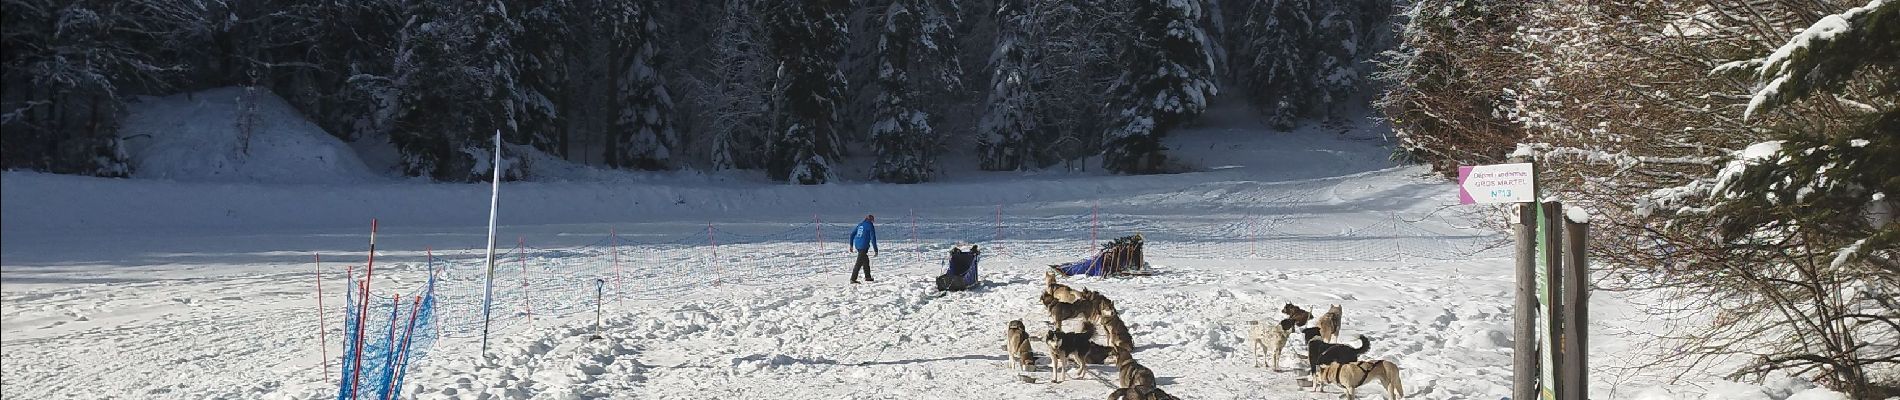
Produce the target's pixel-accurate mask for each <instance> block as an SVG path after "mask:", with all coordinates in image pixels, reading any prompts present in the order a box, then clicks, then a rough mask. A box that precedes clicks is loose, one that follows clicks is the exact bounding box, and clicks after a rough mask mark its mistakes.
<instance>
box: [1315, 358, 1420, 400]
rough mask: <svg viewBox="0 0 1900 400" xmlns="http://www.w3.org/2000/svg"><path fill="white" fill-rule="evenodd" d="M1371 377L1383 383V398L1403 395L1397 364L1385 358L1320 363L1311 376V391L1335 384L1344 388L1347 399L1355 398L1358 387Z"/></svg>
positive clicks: (1403, 388)
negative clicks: (1315, 372) (1314, 373)
mask: <svg viewBox="0 0 1900 400" xmlns="http://www.w3.org/2000/svg"><path fill="white" fill-rule="evenodd" d="M1373 379H1378V380H1379V382H1380V383H1382V384H1384V386H1385V398H1387V399H1399V398H1402V397H1404V396H1405V385H1404V384H1403V383H1400V382H1399V365H1398V364H1394V363H1392V362H1391V361H1385V360H1372V361H1358V362H1349V363H1331V364H1326V365H1322V366H1320V367H1319V373H1318V374H1316V375H1314V376H1313V391H1315V392H1318V391H1323V390H1322V389H1324V388H1325V387H1326V384H1335V385H1339V386H1340V387H1343V388H1346V398H1347V399H1356V398H1358V393H1357V390H1358V388H1359V387H1360V386H1364V385H1365V384H1366V383H1367V382H1371V381H1372V380H1373Z"/></svg>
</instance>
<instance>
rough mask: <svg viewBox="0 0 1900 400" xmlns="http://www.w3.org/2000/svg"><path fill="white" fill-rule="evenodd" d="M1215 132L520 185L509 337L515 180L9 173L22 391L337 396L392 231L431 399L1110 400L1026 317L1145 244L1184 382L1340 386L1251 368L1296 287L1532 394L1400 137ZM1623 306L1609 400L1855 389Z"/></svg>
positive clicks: (1138, 323)
mask: <svg viewBox="0 0 1900 400" xmlns="http://www.w3.org/2000/svg"><path fill="white" fill-rule="evenodd" d="M1217 121H1218V120H1217ZM1215 125H1217V126H1236V127H1238V128H1231V129H1226V128H1201V129H1197V130H1194V131H1190V132H1187V133H1185V134H1182V135H1179V137H1177V138H1176V139H1173V140H1172V141H1171V143H1170V145H1171V146H1172V147H1174V148H1175V149H1177V154H1181V155H1182V159H1183V160H1185V161H1187V162H1190V163H1194V164H1197V165H1199V166H1200V167H1202V168H1203V169H1204V171H1202V172H1195V173H1187V174H1179V175H1165V176H1141V177H1116V176H1102V175H1096V174H1086V173H1082V174H1078V173H1041V174H1017V173H979V172H963V173H959V174H957V175H956V176H955V177H954V178H953V179H950V180H948V181H947V182H941V183H933V184H926V185H905V186H898V185H875V184H849V183H848V184H836V185H827V186H820V187H796V186H785V185H773V184H763V183H759V182H756V181H752V180H746V179H727V178H724V177H721V176H718V175H716V174H715V175H697V174H672V175H665V176H661V177H658V178H635V179H624V180H621V179H616V180H612V181H610V182H599V181H585V180H583V181H566V182H529V183H510V184H504V185H503V187H502V192H503V194H502V200H501V201H502V218H501V220H502V227H501V229H500V230H501V237H503V238H504V240H503V243H504V245H503V246H502V247H504V250H507V249H512V248H513V247H514V244H515V243H517V242H516V240H519V241H521V242H524V243H525V245H524V246H522V248H521V250H518V251H509V252H508V254H505V255H504V256H503V257H502V261H503V264H501V268H499V271H498V275H497V284H496V293H497V299H496V303H495V307H496V311H495V320H494V326H495V331H494V332H493V333H491V335H490V337H491V342H490V343H489V346H490V348H489V350H488V352H487V353H486V354H483V353H482V352H481V350H480V343H481V342H480V332H481V326H480V321H479V315H480V314H479V312H480V308H479V307H480V297H481V289H482V275H483V273H482V271H483V269H484V266H483V262H482V255H481V251H480V250H479V249H477V248H478V247H480V246H482V245H483V243H484V237H485V230H486V227H485V226H484V225H483V224H484V223H485V222H486V219H485V217H486V215H485V211H486V209H485V207H486V200H487V198H486V193H487V192H486V191H487V187H486V186H485V185H458V184H418V183H414V182H401V181H400V180H396V179H390V178H384V177H376V176H372V177H347V176H346V177H333V178H336V179H337V181H333V182H328V183H325V182H324V181H323V180H314V181H300V182H302V183H296V184H285V183H257V182H255V181H251V180H248V179H221V178H208V177H205V176H204V175H196V176H192V175H183V174H173V175H158V176H159V177H165V178H167V179H162V180H153V179H132V180H108V179H92V178H81V177H70V176H52V175H44V174H33V173H21V172H7V173H4V174H0V206H3V207H4V218H0V222H3V223H0V277H4V279H3V280H0V303H4V305H5V306H4V308H3V309H0V334H3V337H4V340H0V348H3V349H4V351H0V367H4V373H3V374H0V391H4V394H5V397H7V398H23V399H24V398H34V399H38V398H83V399H95V398H119V399H144V398H179V399H204V398H273V399H322V398H333V397H334V390H335V383H334V382H335V379H336V377H334V376H333V375H334V373H335V371H336V369H335V368H336V367H335V366H334V365H331V366H329V369H328V370H327V371H329V373H328V374H326V372H325V371H326V369H325V368H326V366H325V363H324V361H323V360H324V358H323V356H322V355H323V354H326V352H327V354H328V355H329V356H330V357H332V358H334V357H336V356H337V354H338V352H339V351H340V349H341V346H340V344H339V343H338V342H339V340H340V338H341V336H340V330H341V318H340V317H341V315H342V306H341V304H342V297H341V296H340V293H342V291H343V288H344V285H345V283H344V275H345V273H346V270H347V269H348V268H349V267H347V266H354V265H360V264H361V263H363V262H364V261H365V260H364V256H365V248H366V247H367V244H368V238H367V234H368V232H367V227H368V225H369V222H370V219H371V218H378V219H379V220H380V225H381V231H380V233H379V234H378V236H377V248H378V253H377V255H376V266H377V274H376V277H377V281H376V283H375V284H376V287H377V288H378V292H379V293H385V295H386V293H389V292H395V291H398V290H400V291H408V290H412V289H413V288H415V287H416V286H417V285H419V284H420V283H421V282H422V280H423V279H425V278H426V276H427V273H428V271H429V267H431V266H435V267H441V268H442V271H443V275H442V277H443V279H445V281H444V283H443V286H442V287H441V288H440V291H441V293H440V296H441V298H442V300H443V305H442V310H441V312H442V313H443V314H442V315H441V316H440V318H441V322H442V323H443V324H444V325H445V329H444V330H443V331H442V332H441V338H440V340H439V341H438V342H437V343H436V344H435V346H434V347H433V349H432V350H431V353H430V354H429V355H428V356H427V358H426V359H424V360H423V361H421V362H419V363H418V364H416V366H415V368H414V369H413V370H412V372H411V373H412V375H411V376H410V377H409V378H408V379H407V382H409V385H408V386H407V387H406V388H404V393H405V394H409V395H413V396H414V397H416V398H422V399H450V398H454V399H463V398H467V399H479V398H487V399H530V398H533V399H569V398H733V399H781V398H782V399H815V398H861V399H864V398H868V399H913V398H996V399H1076V398H1102V397H1104V396H1106V395H1107V393H1108V392H1109V391H1110V390H1111V389H1112V388H1113V385H1112V384H1111V383H1110V382H1111V381H1112V378H1113V373H1114V370H1113V368H1112V367H1100V366H1098V367H1095V368H1094V371H1095V372H1096V373H1097V374H1100V375H1101V376H1103V378H1102V379H1082V380H1075V381H1069V382H1064V383H1060V384H1051V383H1048V382H1047V381H1048V378H1049V374H1048V371H1047V359H1046V358H1043V359H1042V363H1043V369H1041V370H1039V372H1037V373H1034V374H1029V375H1028V376H1029V377H1032V378H1034V379H1033V380H1034V382H1025V381H1024V380H1023V379H1021V378H1019V377H1018V376H1017V375H1018V374H1017V373H1015V372H1013V371H1011V370H1009V369H1008V368H1007V367H1006V366H1005V365H1004V364H1005V361H1006V357H1005V355H1004V353H1003V351H1002V345H1003V342H1002V339H1001V336H1002V333H1003V330H1004V324H1005V323H1006V322H1007V321H1009V320H1014V319H1022V320H1024V321H1025V322H1026V323H1029V326H1030V330H1031V332H1032V334H1039V333H1041V332H1042V330H1044V329H1046V328H1045V327H1044V325H1043V324H1042V323H1040V322H1039V321H1046V320H1047V316H1046V314H1044V313H1043V312H1042V311H1041V307H1040V305H1039V304H1038V303H1037V302H1036V298H1035V296H1036V294H1037V292H1038V290H1039V289H1040V286H1039V282H1040V279H1041V274H1042V272H1043V271H1044V270H1046V267H1045V266H1046V265H1049V264H1054V263H1059V262H1068V261H1073V260H1076V259H1079V258H1081V257H1084V256H1086V255H1088V251H1089V250H1088V249H1089V248H1090V246H1091V245H1092V243H1091V242H1092V240H1097V239H1099V240H1100V241H1106V240H1108V239H1109V238H1111V237H1114V236H1121V235H1126V234H1132V233H1137V232H1139V233H1142V234H1143V235H1145V236H1146V237H1147V239H1148V240H1149V243H1150V244H1149V247H1148V251H1147V255H1148V257H1149V261H1150V262H1152V263H1153V264H1154V265H1156V267H1157V268H1159V269H1160V270H1161V273H1160V274H1158V275H1155V276H1150V277H1139V278H1129V279H1093V278H1082V279H1071V280H1069V282H1068V283H1069V284H1071V285H1076V286H1081V287H1087V288H1090V289H1095V290H1099V291H1102V292H1104V293H1105V294H1107V295H1108V296H1110V297H1111V298H1113V299H1115V300H1116V304H1117V306H1118V307H1119V308H1120V309H1121V311H1122V314H1123V316H1124V318H1125V319H1126V320H1127V321H1128V322H1129V324H1130V327H1131V330H1132V334H1133V337H1134V339H1135V341H1136V344H1137V351H1136V353H1135V356H1136V358H1138V359H1140V360H1141V361H1142V362H1143V364H1145V365H1147V366H1149V367H1150V368H1152V369H1154V371H1155V372H1156V375H1157V377H1158V378H1159V379H1158V381H1159V383H1160V384H1161V386H1162V388H1163V389H1165V390H1167V391H1168V392H1170V393H1172V394H1176V395H1178V396H1181V397H1183V398H1190V399H1325V398H1335V397H1336V396H1337V390H1336V389H1335V390H1330V391H1329V393H1328V394H1312V393H1306V392H1302V391H1300V389H1299V388H1298V387H1297V386H1296V385H1295V382H1294V379H1295V377H1296V374H1295V373H1294V372H1291V371H1272V370H1268V369H1264V368H1255V367H1253V366H1252V365H1253V363H1254V361H1255V358H1254V357H1255V355H1254V354H1252V353H1251V352H1249V351H1248V350H1247V347H1246V345H1245V343H1244V339H1243V336H1244V335H1245V334H1246V328H1247V321H1250V320H1258V319H1275V320H1277V319H1278V318H1280V315H1279V313H1278V310H1279V308H1280V305H1282V304H1285V303H1287V302H1294V303H1298V304H1301V305H1303V306H1306V307H1307V308H1308V309H1311V310H1315V311H1318V310H1321V309H1323V308H1324V307H1325V306H1326V305H1329V304H1339V305H1342V306H1344V309H1345V313H1344V321H1345V323H1344V329H1343V330H1344V334H1345V335H1348V336H1346V337H1350V336H1349V335H1358V334H1363V335H1366V336H1368V337H1370V338H1371V340H1372V348H1371V350H1370V351H1369V352H1368V353H1367V357H1369V358H1379V359H1386V360H1392V361H1395V362H1397V363H1398V364H1399V365H1400V366H1401V367H1402V369H1403V371H1404V372H1403V377H1404V381H1405V386H1406V391H1407V397H1408V398H1419V399H1498V398H1504V397H1507V396H1508V395H1509V387H1510V348H1511V343H1512V342H1511V338H1510V332H1511V330H1510V310H1509V309H1508V306H1509V304H1511V298H1510V293H1511V279H1512V272H1511V262H1510V259H1509V257H1510V254H1509V249H1508V248H1506V247H1505V246H1501V239H1502V236H1501V235H1499V234H1498V233H1496V232H1493V231H1490V230H1487V229H1486V228H1484V226H1486V224H1482V223H1479V222H1478V220H1480V219H1486V218H1501V216H1499V215H1496V214H1495V212H1494V210H1490V209H1486V208H1473V207H1460V206H1455V205H1454V204H1456V202H1457V199H1456V193H1455V188H1454V187H1452V186H1450V185H1448V184H1446V183H1444V182H1442V181H1440V180H1438V179H1436V178H1433V177H1430V176H1427V174H1426V172H1427V171H1426V170H1425V169H1423V168H1421V167H1417V166H1400V165H1394V164H1392V163H1391V162H1389V161H1387V160H1386V155H1387V154H1388V153H1389V150H1387V149H1386V148H1384V147H1382V145H1383V144H1382V142H1381V141H1379V140H1377V138H1378V137H1379V132H1378V131H1377V130H1376V128H1362V129H1358V130H1352V131H1349V132H1345V133H1344V134H1341V133H1339V132H1335V131H1332V130H1326V129H1319V128H1312V129H1308V130H1304V131H1300V132H1294V133H1273V132H1266V131H1264V130H1260V129H1258V128H1257V127H1252V126H1249V123H1248V122H1246V121H1245V120H1238V121H1220V123H1217V124H1215ZM1234 129H1239V130H1245V131H1258V132H1248V133H1247V134H1245V135H1238V136H1236V135H1234V134H1233V132H1232V130H1234ZM251 162H257V161H256V160H251ZM357 163H358V164H361V162H360V161H357ZM142 165H146V164H142ZM150 165H157V166H156V167H151V168H154V169H164V168H166V167H163V166H162V164H150ZM173 165H202V164H197V163H195V162H193V161H191V160H184V161H175V162H173ZM371 169H372V170H373V168H371ZM236 170H237V171H243V170H244V169H243V168H239V169H236ZM348 170H351V171H354V170H356V168H355V167H349V168H348ZM345 173H352V174H353V172H345ZM211 175H216V176H230V175H229V174H211ZM238 175H239V176H253V177H258V178H260V179H265V178H268V177H260V176H255V175H244V174H242V173H240V174H238ZM200 178H202V179H200ZM338 182H341V183H338ZM866 213H875V214H877V215H878V216H879V222H880V234H881V236H882V239H883V242H884V243H883V246H882V248H883V252H882V254H881V256H880V257H878V258H877V259H875V260H874V264H875V266H874V267H873V272H874V274H875V275H876V276H877V277H878V279H879V280H878V281H877V282H875V283H869V284H862V285H849V284H847V283H846V282H845V281H846V279H847V278H846V276H847V274H848V271H849V270H848V269H847V268H846V267H847V266H849V263H850V261H851V256H850V255H849V254H848V253H847V251H846V249H845V247H844V244H843V241H842V240H843V238H844V236H845V233H846V229H847V228H848V227H849V226H850V225H851V224H854V223H855V222H856V221H857V220H858V219H859V218H861V217H862V215H863V214H866ZM913 215H914V216H913ZM814 220H816V221H817V222H816V223H814ZM1098 226H1099V227H1098ZM609 232H614V233H615V234H614V236H611V237H610V236H609ZM913 232H914V233H913ZM956 241H968V242H973V243H977V244H980V245H982V246H983V247H984V248H985V249H986V251H985V255H984V259H983V262H982V268H983V277H984V280H985V281H986V283H985V284H984V285H983V286H982V287H981V288H979V289H977V290H974V291H971V292H964V293H951V294H948V295H946V296H944V297H932V296H930V295H928V292H929V286H930V284H929V279H930V278H932V277H933V276H934V275H935V274H936V273H937V272H939V271H940V270H941V268H942V263H943V259H944V256H943V252H944V251H945V250H946V249H947V248H948V246H949V245H950V244H951V243H953V242H956ZM313 255H321V257H322V262H321V263H313V262H312V257H313ZM428 255H433V257H434V258H431V257H429V256H428ZM616 260H617V261H616ZM356 271H357V272H358V273H360V272H361V270H360V269H357V270H356ZM319 272H321V274H318V273H319ZM595 279H606V280H607V282H608V284H607V289H606V301H605V302H604V304H602V307H603V308H604V313H605V318H604V331H603V334H604V337H605V338H604V339H602V340H588V339H589V336H590V335H592V334H593V332H594V329H595V328H594V321H595V316H594V307H595V302H594V292H595V288H594V281H595ZM319 282H321V285H322V288H323V293H324V298H323V300H322V301H323V303H322V304H323V306H324V307H325V309H324V313H325V315H324V317H322V318H323V320H322V322H323V323H325V324H326V325H323V328H322V331H323V332H325V334H326V336H323V337H320V336H319V334H318V332H319V329H318V326H319V314H318V298H317V296H316V294H315V291H316V289H317V287H318V286H317V285H319ZM1620 296H1622V295H1617V294H1606V295H1599V296H1597V297H1596V298H1595V299H1594V302H1593V305H1592V307H1593V315H1592V317H1591V318H1592V319H1591V321H1592V323H1593V324H1595V325H1594V326H1593V329H1595V330H1597V331H1599V332H1614V333H1618V334H1605V335H1603V336H1601V337H1598V338H1595V339H1594V342H1593V347H1595V348H1593V349H1592V354H1591V358H1592V363H1593V364H1594V365H1595V367H1594V368H1593V378H1594V379H1593V380H1594V382H1593V385H1592V386H1593V387H1592V390H1593V393H1594V395H1595V396H1596V397H1598V398H1629V399H1696V398H1709V399H1717V398H1721V399H1729V398H1744V399H1788V398H1796V397H1799V398H1803V399H1815V398H1827V397H1826V395H1828V394H1827V393H1822V392H1820V391H1806V392H1800V393H1799V394H1797V392H1799V391H1801V390H1802V389H1805V388H1806V386H1803V385H1804V384H1803V383H1800V382H1796V381H1788V382H1777V383H1775V384H1772V385H1769V386H1767V387H1761V386H1752V385H1742V384H1734V383H1727V382H1722V381H1720V380H1718V379H1714V378H1711V377H1712V376H1715V375H1716V374H1715V373H1712V372H1702V371H1690V372H1691V373H1689V374H1687V375H1688V377H1687V378H1686V380H1683V381H1678V382H1673V383H1670V382H1666V381H1665V379H1667V378H1669V377H1673V376H1675V375H1676V374H1677V373H1679V372H1683V371H1679V370H1667V371H1630V370H1628V369H1627V368H1623V367H1626V366H1629V365H1633V364H1635V363H1637V362H1638V361H1640V360H1641V359H1642V357H1643V355H1644V354H1649V353H1648V352H1655V351H1669V350H1667V349H1645V348H1641V347H1639V346H1637V345H1636V343H1639V342H1638V340H1637V339H1638V338H1637V337H1636V336H1640V333H1641V332H1642V329H1641V321H1643V319H1642V318H1643V317H1642V316H1638V315H1633V312H1632V311H1630V310H1632V309H1633V307H1630V306H1628V301H1632V299H1628V298H1624V297H1620ZM1623 335H1632V336H1623ZM322 344H327V349H326V347H325V346H322ZM1036 346H1037V347H1038V348H1039V349H1040V343H1038V344H1037V345H1036ZM1299 349H1300V347H1299V345H1292V344H1290V345H1289V349H1288V351H1287V354H1286V357H1287V358H1286V359H1284V360H1282V363H1283V366H1285V367H1287V368H1288V369H1292V368H1294V367H1297V366H1299V361H1297V359H1298V356H1297V354H1301V352H1300V350H1299ZM1038 353H1041V351H1040V350H1038ZM1790 396H1795V397H1790ZM1370 397H1371V396H1369V395H1362V398H1370Z"/></svg>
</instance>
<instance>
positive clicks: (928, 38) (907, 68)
mask: <svg viewBox="0 0 1900 400" xmlns="http://www.w3.org/2000/svg"><path fill="white" fill-rule="evenodd" d="M955 11H956V1H955V0H897V1H895V2H892V3H891V4H890V5H889V6H888V7H886V8H885V11H884V30H883V33H882V34H881V35H879V37H878V44H877V51H876V60H877V61H876V62H877V83H878V89H879V91H878V95H877V103H876V111H874V116H875V122H873V123H872V124H871V140H872V142H873V143H874V144H875V145H876V146H877V157H878V160H877V165H875V166H873V167H872V169H871V176H872V178H875V179H877V180H878V181H882V182H888V183H920V182H924V181H928V180H930V176H931V175H932V174H933V173H935V170H936V167H935V160H934V159H933V158H934V155H933V154H932V150H934V149H933V147H934V145H935V144H936V133H935V131H934V130H933V128H932V125H933V123H934V122H935V121H934V120H936V119H941V117H938V116H934V115H932V114H931V113H930V112H929V111H926V110H925V109H924V107H926V106H928V105H930V104H939V103H940V102H935V101H930V100H933V99H940V98H941V97H942V96H943V95H945V94H947V93H950V92H953V91H955V90H957V89H958V88H960V87H961V86H962V84H961V82H962V81H961V75H962V74H963V70H962V68H960V67H959V66H958V62H957V54H956V52H955V51H954V48H953V47H951V45H952V44H954V43H956V37H955V32H956V31H955V28H954V26H953V25H954V24H953V23H952V21H951V18H953V17H954V16H955V14H954V13H955Z"/></svg>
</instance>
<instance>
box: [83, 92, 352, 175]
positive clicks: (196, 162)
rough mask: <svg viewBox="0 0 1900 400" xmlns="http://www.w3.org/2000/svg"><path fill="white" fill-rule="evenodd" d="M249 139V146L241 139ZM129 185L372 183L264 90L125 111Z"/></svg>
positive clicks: (156, 100)
mask: <svg viewBox="0 0 1900 400" xmlns="http://www.w3.org/2000/svg"><path fill="white" fill-rule="evenodd" d="M246 132H249V138H248V141H247V140H245V136H246V135H245V134H244V133H246ZM119 134H120V136H121V137H123V138H125V143H126V145H127V147H128V149H127V155H128V156H130V157H131V162H132V177H133V178H141V179H165V180H176V181H192V182H264V183H352V182H363V181H370V180H377V179H378V176H377V175H376V174H374V173H372V172H371V171H370V169H369V167H367V166H364V164H363V161H362V160H361V159H358V158H357V156H356V151H355V150H353V149H351V148H350V147H349V146H348V145H346V144H344V143H343V142H342V141H340V140H337V139H336V138H335V137H332V136H330V134H328V133H324V131H323V129H322V128H319V127H317V125H316V124H315V123H312V122H310V121H309V120H307V119H304V117H303V115H302V114H300V113H298V112H297V109H295V108H292V107H291V106H290V104H289V103H285V102H284V99H282V98H279V97H277V95H275V94H271V93H270V90H268V89H258V90H257V91H256V92H248V93H247V92H246V91H245V89H244V88H239V87H227V88H219V89H212V90H206V91H202V92H196V93H189V94H179V95H173V96H167V97H144V98H140V99H138V100H137V101H134V102H132V103H131V105H130V106H129V107H128V109H127V115H126V117H125V126H124V127H123V128H122V129H120V133H119Z"/></svg>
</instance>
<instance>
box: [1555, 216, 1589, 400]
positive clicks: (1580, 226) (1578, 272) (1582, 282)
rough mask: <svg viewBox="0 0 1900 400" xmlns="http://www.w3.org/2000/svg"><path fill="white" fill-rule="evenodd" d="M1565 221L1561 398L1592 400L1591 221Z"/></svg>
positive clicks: (1565, 219)
mask: <svg viewBox="0 0 1900 400" xmlns="http://www.w3.org/2000/svg"><path fill="white" fill-rule="evenodd" d="M1568 215H1569V214H1568V213H1566V214H1565V216H1564V217H1565V218H1563V220H1564V251H1563V256H1564V280H1563V282H1564V284H1563V287H1564V292H1563V293H1564V303H1563V304H1564V315H1565V317H1564V330H1563V333H1564V342H1563V349H1564V351H1563V355H1564V359H1563V362H1562V365H1563V368H1562V369H1559V370H1558V371H1559V373H1561V374H1562V375H1560V376H1559V377H1558V380H1559V381H1562V382H1564V386H1563V388H1564V392H1562V393H1559V394H1558V398H1560V399H1564V400H1587V399H1589V398H1590V380H1589V377H1590V368H1589V366H1590V359H1589V358H1588V357H1589V352H1588V350H1589V349H1590V340H1589V337H1590V336H1589V331H1590V263H1589V260H1588V258H1587V257H1586V254H1585V253H1584V251H1585V249H1586V247H1585V246H1588V245H1589V238H1590V237H1589V235H1590V221H1589V220H1588V219H1587V218H1588V217H1584V218H1585V220H1583V221H1573V220H1571V219H1570V218H1568Z"/></svg>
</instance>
